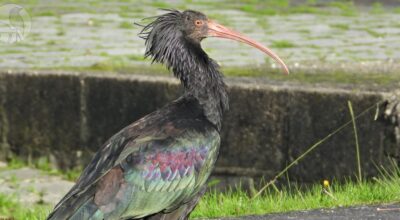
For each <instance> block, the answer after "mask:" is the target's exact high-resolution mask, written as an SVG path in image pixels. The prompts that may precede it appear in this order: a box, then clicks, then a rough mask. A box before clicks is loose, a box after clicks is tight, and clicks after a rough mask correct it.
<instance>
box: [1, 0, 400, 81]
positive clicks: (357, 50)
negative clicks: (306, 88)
mask: <svg viewBox="0 0 400 220" xmlns="http://www.w3.org/2000/svg"><path fill="white" fill-rule="evenodd" d="M6 3H15V4H19V5H21V6H23V7H24V8H25V10H26V11H27V12H28V13H29V14H30V16H31V20H32V21H31V28H30V31H29V33H28V34H27V35H26V38H25V39H24V40H22V41H20V42H18V43H12V44H2V45H1V51H0V53H1V54H0V68H3V69H7V68H12V69H18V68H29V69H63V70H71V69H72V70H76V69H80V70H82V69H84V70H100V71H111V72H120V73H130V72H132V69H138V68H139V67H140V66H148V65H150V63H149V62H148V61H147V60H145V59H144V58H143V53H144V42H143V40H142V39H140V38H139V37H138V36H137V34H138V32H139V30H140V28H139V27H138V26H137V25H134V22H137V23H142V24H145V23H146V22H148V21H149V20H147V21H146V20H142V19H143V18H146V17H151V16H154V15H156V14H160V13H162V11H161V10H159V9H160V8H175V9H179V10H185V9H194V10H200V11H202V12H204V13H206V14H207V15H208V17H209V18H211V19H214V20H217V21H218V22H220V23H222V24H224V25H227V26H228V27H232V28H233V29H236V30H238V31H240V32H242V33H245V34H247V35H248V36H250V37H252V38H254V39H256V40H258V41H260V42H262V43H264V44H265V45H267V46H269V47H271V48H272V49H273V50H275V51H276V52H277V53H278V54H279V55H280V56H281V57H282V58H284V60H285V61H286V62H287V63H288V64H289V65H290V66H291V67H292V68H302V67H304V68H317V67H319V66H321V65H322V64H326V63H328V64H335V65H336V64H338V63H341V64H342V65H346V64H348V63H350V64H354V63H355V62H356V63H358V64H360V63H361V64H364V65H373V64H376V63H382V62H385V63H393V62H395V61H396V60H398V59H399V57H400V43H399V41H398V35H399V33H400V1H398V0H384V1H373V0H356V1H349V0H282V1H275V0H266V1H258V0H232V1H225V0H217V1H194V0H170V1H140V0H122V1H100V0H89V1H83V0H82V1H68V0H66V1H50V0H26V1H23V0H20V1H8V2H6ZM16 23H18V21H16ZM203 45H204V48H205V50H206V51H207V52H208V53H209V54H210V56H211V57H213V58H214V59H215V60H217V61H218V62H220V64H221V65H222V66H223V67H234V66H242V67H243V66H251V67H252V68H254V67H257V66H263V65H265V66H266V67H272V68H274V67H275V66H276V65H275V63H274V62H272V61H271V60H270V59H269V58H268V57H266V56H263V55H262V54H261V53H260V52H259V51H257V50H255V49H253V48H250V47H248V46H246V45H241V44H239V43H236V44H234V43H232V42H227V41H221V40H219V39H207V40H205V41H204V43H203ZM227 51H229V52H227ZM160 72H162V70H160ZM227 74H228V75H229V74H230V75H248V74H251V73H248V72H243V71H242V72H241V73H237V72H235V71H228V72H227ZM253 74H256V73H253Z"/></svg>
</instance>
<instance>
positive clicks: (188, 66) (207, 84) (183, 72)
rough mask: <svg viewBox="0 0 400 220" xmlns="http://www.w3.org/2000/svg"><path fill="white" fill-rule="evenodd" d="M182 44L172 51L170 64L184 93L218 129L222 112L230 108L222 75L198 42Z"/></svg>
mask: <svg viewBox="0 0 400 220" xmlns="http://www.w3.org/2000/svg"><path fill="white" fill-rule="evenodd" d="M184 43H185V46H184V47H182V48H177V49H176V50H175V55H174V56H173V57H174V62H172V63H170V64H172V65H171V66H170V67H171V69H172V71H173V72H174V75H175V76H176V77H177V78H179V79H180V80H181V82H182V84H183V86H184V89H185V91H184V96H185V97H188V98H191V97H193V98H195V99H196V100H197V101H198V102H199V104H200V106H201V107H202V109H203V113H204V115H205V117H206V118H207V119H208V120H209V121H210V122H211V123H213V124H214V125H215V126H216V127H217V129H218V130H220V129H221V122H222V116H223V113H224V112H225V111H226V110H228V108H229V104H228V95H227V92H226V85H225V83H224V80H223V75H222V74H221V73H220V72H219V66H218V64H217V63H216V62H215V61H213V60H212V59H211V58H209V57H208V55H207V54H206V53H205V52H204V51H203V49H202V48H201V46H200V44H195V43H192V42H190V41H189V42H188V41H184Z"/></svg>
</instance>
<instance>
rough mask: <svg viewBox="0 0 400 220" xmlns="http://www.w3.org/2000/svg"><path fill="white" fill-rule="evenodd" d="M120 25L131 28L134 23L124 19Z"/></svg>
mask: <svg viewBox="0 0 400 220" xmlns="http://www.w3.org/2000/svg"><path fill="white" fill-rule="evenodd" d="M119 27H120V28H123V29H131V28H132V27H133V23H132V22H129V21H123V22H121V23H120V24H119Z"/></svg>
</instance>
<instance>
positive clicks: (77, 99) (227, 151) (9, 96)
mask: <svg viewBox="0 0 400 220" xmlns="http://www.w3.org/2000/svg"><path fill="white" fill-rule="evenodd" d="M228 81H229V82H228V85H229V96H230V104H231V110H230V111H229V113H228V114H226V116H225V119H224V124H223V132H222V134H221V135H222V147H221V152H220V158H219V160H218V162H217V167H216V169H215V175H216V176H218V177H224V176H226V177H232V178H233V177H250V178H255V179H259V178H262V177H263V178H266V179H269V178H271V177H273V176H274V175H275V174H276V173H278V172H279V171H281V170H282V169H283V168H284V167H285V166H286V165H287V164H288V163H290V162H291V161H293V160H294V159H295V158H296V157H297V156H299V155H300V154H301V153H303V152H304V151H305V150H307V149H308V147H310V145H312V144H313V143H315V142H316V141H318V140H319V139H321V138H323V137H325V136H326V135H328V134H329V133H331V132H332V131H333V130H334V129H336V128H338V127H339V126H340V125H342V124H343V123H345V122H346V121H348V120H349V119H350V115H349V112H348V108H347V100H351V101H352V103H353V107H354V109H355V112H356V113H358V112H360V111H362V110H364V109H365V108H367V107H368V106H371V105H373V104H374V103H376V102H378V101H380V100H383V99H384V98H385V97H386V96H387V93H386V92H384V91H385V89H382V91H376V90H375V91H373V92H371V91H368V90H365V89H357V88H352V89H334V88H327V87H316V86H301V85H273V84H268V83H262V84H260V83H256V82H247V83H240V82H237V81H235V80H228ZM0 92H1V93H0V122H1V123H2V124H1V126H0V143H1V145H0V146H2V147H1V148H0V151H1V155H7V154H9V153H10V152H11V153H13V154H16V155H18V156H20V157H22V158H25V159H32V158H36V157H40V156H48V155H52V156H53V157H54V158H55V161H56V163H57V165H58V166H60V167H62V168H68V167H73V166H76V165H81V164H86V163H87V162H88V160H89V159H90V157H91V155H92V154H93V152H95V151H96V150H97V149H98V148H99V147H100V146H101V144H102V143H103V142H104V141H105V140H106V139H107V138H109V137H110V136H111V135H112V134H114V133H115V132H117V131H118V130H120V129H121V128H123V127H124V126H126V125H128V124H130V123H131V122H133V121H135V120H136V119H138V118H140V117H142V116H144V115H145V114H147V113H150V112H151V111H154V110H155V109H157V108H159V107H161V106H163V105H165V104H166V103H168V102H170V101H172V100H173V99H175V98H176V97H178V96H179V94H180V87H179V85H178V82H177V80H174V79H172V78H170V77H159V76H154V77H153V76H152V77H149V76H140V75H129V76H120V75H118V76H116V75H113V76H110V75H99V74H79V73H40V74H34V73H3V74H0ZM357 126H358V134H359V139H360V146H361V160H362V166H363V172H364V173H365V175H366V176H373V175H376V170H375V165H374V163H376V164H387V162H388V157H387V155H388V154H390V153H388V152H393V148H395V147H396V145H394V144H393V143H392V142H391V141H390V137H389V136H390V135H391V134H389V133H388V130H387V127H385V125H384V124H383V123H380V122H378V121H375V120H374V112H370V113H369V114H368V115H366V116H364V117H362V118H361V119H360V120H359V121H358V122H357ZM354 146H355V142H354V134H353V130H352V127H351V126H350V127H348V128H346V129H345V130H343V131H342V132H340V133H339V134H337V135H335V136H334V137H333V138H332V139H330V140H329V141H327V142H325V143H324V144H323V145H321V146H320V147H319V148H318V149H317V150H316V151H315V152H313V153H311V154H310V155H309V156H307V158H306V159H305V160H304V161H302V162H300V163H299V164H298V165H297V166H295V167H293V168H292V169H290V170H289V176H290V178H291V180H298V181H303V182H310V181H316V180H321V179H322V178H334V177H335V178H339V179H340V178H341V177H344V176H346V177H348V176H352V175H354V173H355V170H356V163H355V161H356V159H355V158H356V157H355V147H354ZM395 150H397V149H395ZM396 152H397V151H396ZM239 179H240V178H239Z"/></svg>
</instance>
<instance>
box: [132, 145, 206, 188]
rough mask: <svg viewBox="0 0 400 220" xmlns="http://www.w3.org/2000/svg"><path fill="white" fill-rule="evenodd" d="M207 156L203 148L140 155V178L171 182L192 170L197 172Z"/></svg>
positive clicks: (189, 173) (190, 172)
mask: <svg viewBox="0 0 400 220" xmlns="http://www.w3.org/2000/svg"><path fill="white" fill-rule="evenodd" d="M207 154H208V149H207V147H205V146H202V147H197V148H194V147H193V148H181V149H179V148H178V149H174V150H171V151H165V150H164V151H162V150H160V151H156V152H152V153H151V154H142V155H139V157H143V158H144V159H143V160H142V161H143V166H142V168H141V171H142V176H143V178H145V179H146V180H156V179H159V178H162V179H163V180H164V181H171V180H173V179H174V178H175V177H176V175H179V177H185V176H188V175H191V174H192V173H193V171H194V170H196V171H199V169H200V167H201V166H202V165H203V163H204V160H205V158H206V156H207Z"/></svg>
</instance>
